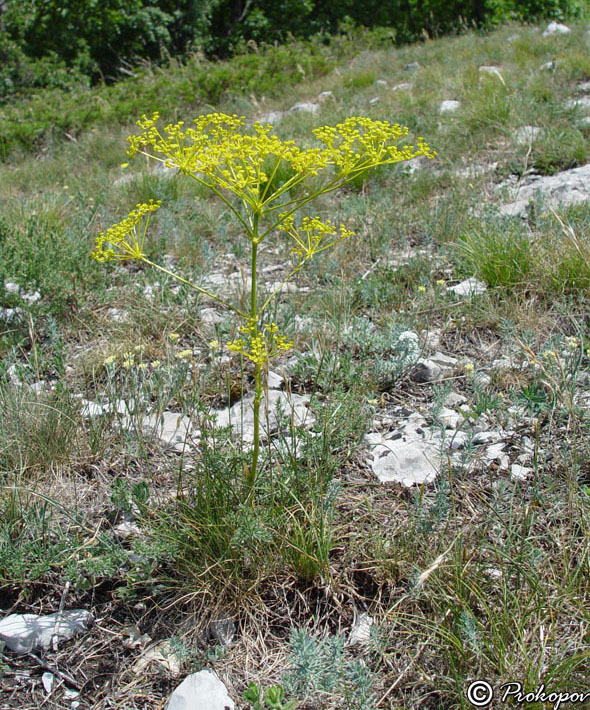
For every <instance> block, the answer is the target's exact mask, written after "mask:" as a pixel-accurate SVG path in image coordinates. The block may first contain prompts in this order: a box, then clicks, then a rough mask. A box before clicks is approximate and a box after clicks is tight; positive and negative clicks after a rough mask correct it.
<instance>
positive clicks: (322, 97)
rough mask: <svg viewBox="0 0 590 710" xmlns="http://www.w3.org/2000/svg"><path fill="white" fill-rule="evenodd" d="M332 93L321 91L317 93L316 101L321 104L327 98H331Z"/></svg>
mask: <svg viewBox="0 0 590 710" xmlns="http://www.w3.org/2000/svg"><path fill="white" fill-rule="evenodd" d="M333 98H334V94H333V93H332V92H331V91H322V92H321V93H319V94H318V97H317V99H316V101H319V103H321V104H323V103H324V101H328V100H329V99H333Z"/></svg>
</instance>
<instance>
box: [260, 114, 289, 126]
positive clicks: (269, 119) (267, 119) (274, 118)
mask: <svg viewBox="0 0 590 710" xmlns="http://www.w3.org/2000/svg"><path fill="white" fill-rule="evenodd" d="M284 115H285V112H284V111H269V112H268V113H265V114H264V116H261V117H260V118H259V122H260V123H270V125H271V126H274V124H275V123H278V122H279V121H280V120H281V119H282V118H283V116H284Z"/></svg>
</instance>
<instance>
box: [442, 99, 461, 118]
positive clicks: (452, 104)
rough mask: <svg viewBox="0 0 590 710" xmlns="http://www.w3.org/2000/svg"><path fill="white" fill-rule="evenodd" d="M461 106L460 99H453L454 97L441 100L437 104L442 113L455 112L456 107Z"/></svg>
mask: <svg viewBox="0 0 590 710" xmlns="http://www.w3.org/2000/svg"><path fill="white" fill-rule="evenodd" d="M459 106H461V102H460V101H455V100H454V99H449V100H448V101H442V102H441V104H440V106H439V109H438V111H439V113H440V114H441V115H442V114H444V113H455V111H457V109H458V108H459Z"/></svg>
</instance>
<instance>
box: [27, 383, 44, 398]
mask: <svg viewBox="0 0 590 710" xmlns="http://www.w3.org/2000/svg"><path fill="white" fill-rule="evenodd" d="M29 389H30V390H31V392H33V394H36V395H37V396H39V395H42V394H43V393H44V392H47V389H48V386H47V382H45V380H39V382H33V384H32V385H31V386H30V387H29Z"/></svg>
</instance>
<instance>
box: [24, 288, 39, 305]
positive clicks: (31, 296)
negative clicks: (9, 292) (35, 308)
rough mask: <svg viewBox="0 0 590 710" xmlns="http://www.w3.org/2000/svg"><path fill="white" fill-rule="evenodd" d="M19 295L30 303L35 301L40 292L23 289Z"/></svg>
mask: <svg viewBox="0 0 590 710" xmlns="http://www.w3.org/2000/svg"><path fill="white" fill-rule="evenodd" d="M20 297H21V298H22V299H23V301H25V302H26V303H28V304H29V305H31V304H33V303H37V301H38V300H39V299H40V298H41V294H40V293H39V291H25V292H24V293H21V295H20Z"/></svg>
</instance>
